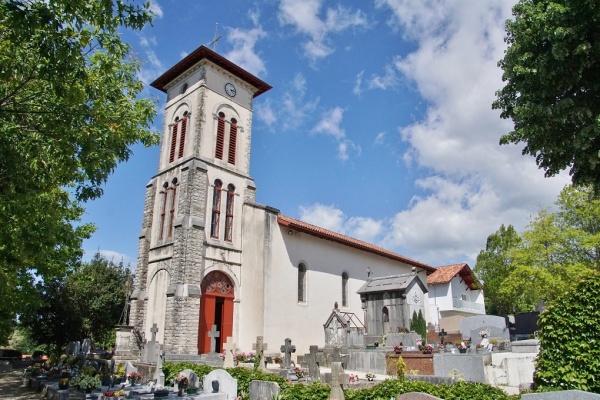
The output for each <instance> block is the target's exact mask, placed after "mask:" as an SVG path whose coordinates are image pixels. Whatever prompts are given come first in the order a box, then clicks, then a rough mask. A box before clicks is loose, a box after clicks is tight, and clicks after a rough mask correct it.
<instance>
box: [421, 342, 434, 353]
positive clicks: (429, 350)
mask: <svg viewBox="0 0 600 400" xmlns="http://www.w3.org/2000/svg"><path fill="white" fill-rule="evenodd" d="M431 353H433V346H432V345H430V344H426V345H425V346H423V354H431Z"/></svg>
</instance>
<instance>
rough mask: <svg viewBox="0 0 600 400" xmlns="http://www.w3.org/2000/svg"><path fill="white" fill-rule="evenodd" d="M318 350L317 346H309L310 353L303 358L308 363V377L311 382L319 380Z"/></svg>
mask: <svg viewBox="0 0 600 400" xmlns="http://www.w3.org/2000/svg"><path fill="white" fill-rule="evenodd" d="M318 350H319V347H318V346H310V353H309V354H308V355H307V356H306V357H305V359H306V360H307V362H308V376H309V377H310V379H311V380H313V381H316V380H320V379H321V371H320V370H319V363H317V352H318Z"/></svg>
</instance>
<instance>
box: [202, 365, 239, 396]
mask: <svg viewBox="0 0 600 400" xmlns="http://www.w3.org/2000/svg"><path fill="white" fill-rule="evenodd" d="M213 381H217V382H219V391H218V392H217V393H223V394H224V395H225V396H226V398H227V399H229V400H234V399H235V398H236V397H237V379H234V378H232V376H231V375H229V372H227V371H225V370H224V369H214V370H212V371H210V372H209V373H208V374H206V375H205V376H204V393H213V389H212V387H213V385H212V382H213Z"/></svg>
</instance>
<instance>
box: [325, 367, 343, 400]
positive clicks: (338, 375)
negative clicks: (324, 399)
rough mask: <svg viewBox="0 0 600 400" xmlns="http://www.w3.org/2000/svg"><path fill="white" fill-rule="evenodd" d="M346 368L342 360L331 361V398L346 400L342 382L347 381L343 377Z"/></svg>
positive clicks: (333, 399)
mask: <svg viewBox="0 0 600 400" xmlns="http://www.w3.org/2000/svg"><path fill="white" fill-rule="evenodd" d="M343 374H344V368H342V363H341V362H334V363H331V395H330V396H329V398H330V399H331V400H344V390H343V389H342V383H343V382H344V381H345V380H344V379H343V377H342V375H343Z"/></svg>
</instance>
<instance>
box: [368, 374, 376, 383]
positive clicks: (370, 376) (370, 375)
mask: <svg viewBox="0 0 600 400" xmlns="http://www.w3.org/2000/svg"><path fill="white" fill-rule="evenodd" d="M373 379H375V374H374V373H372V372H367V380H368V381H370V382H372V381H373Z"/></svg>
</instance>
